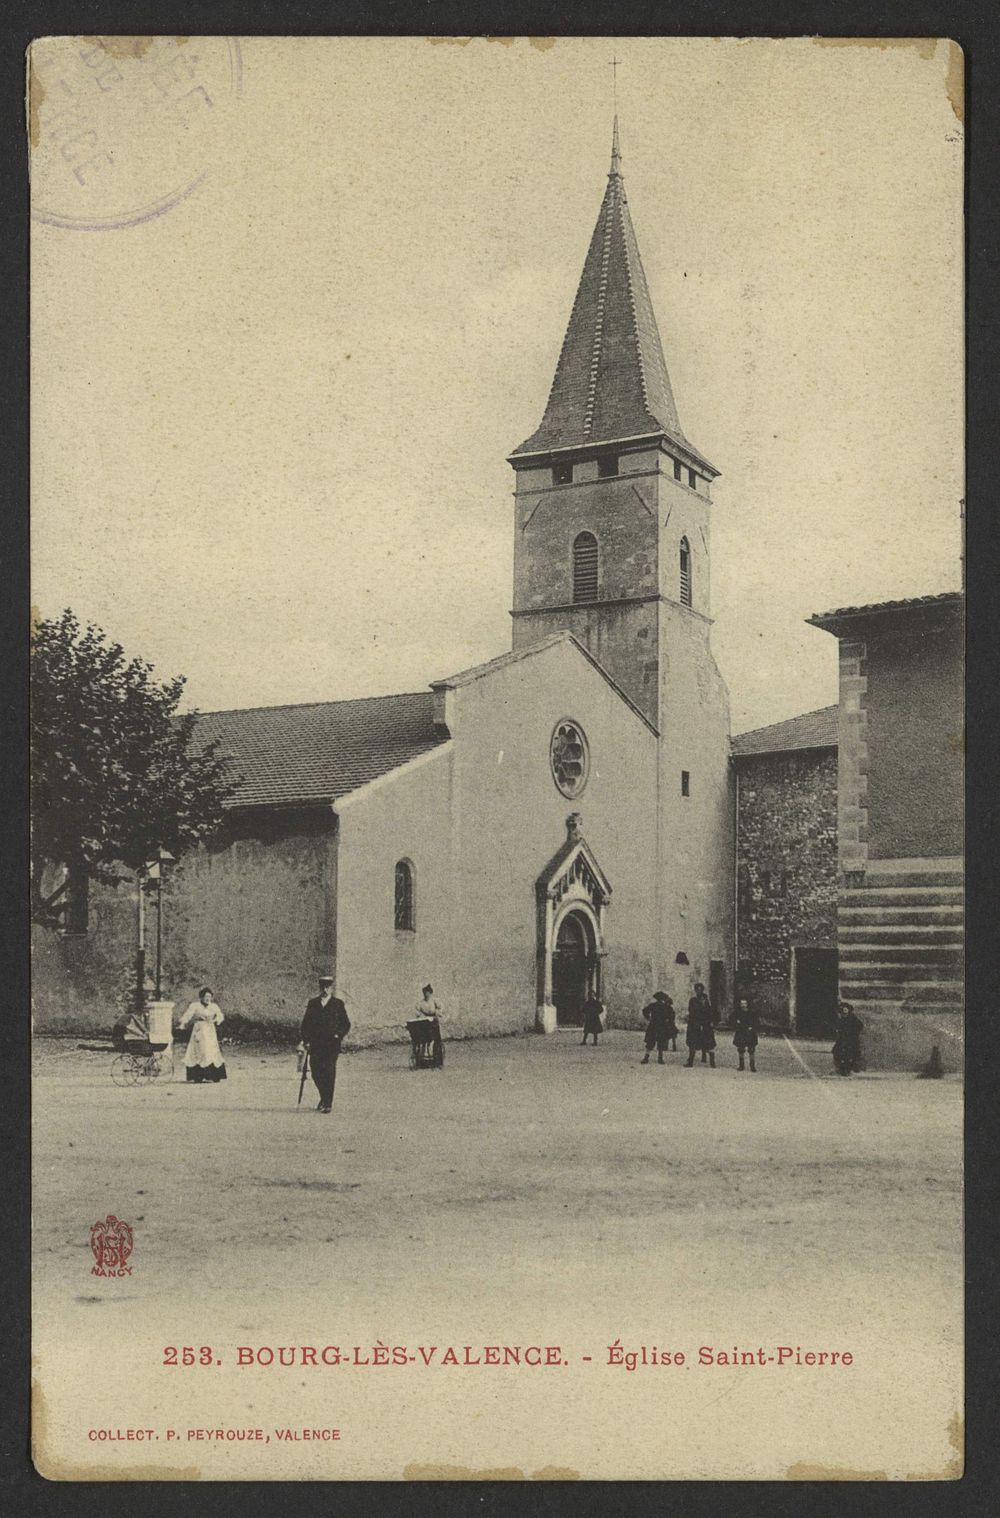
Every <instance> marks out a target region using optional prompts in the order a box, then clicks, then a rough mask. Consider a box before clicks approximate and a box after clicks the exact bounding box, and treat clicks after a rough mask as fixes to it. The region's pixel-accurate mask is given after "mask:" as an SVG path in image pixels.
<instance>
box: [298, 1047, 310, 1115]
mask: <svg viewBox="0 0 1000 1518" xmlns="http://www.w3.org/2000/svg"><path fill="white" fill-rule="evenodd" d="M308 1074H309V1050H308V1049H307V1050H306V1057H305V1059H304V1060H303V1061H302V1079H301V1080H300V1081H299V1099H298V1101H297V1102H296V1103H295V1105H296V1106H297V1107H301V1106H302V1093H303V1091H304V1090H305V1089H306V1076H307V1075H308Z"/></svg>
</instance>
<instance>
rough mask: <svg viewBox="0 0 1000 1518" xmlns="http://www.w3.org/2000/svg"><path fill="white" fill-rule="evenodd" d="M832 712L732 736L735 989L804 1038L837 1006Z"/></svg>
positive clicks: (822, 1029)
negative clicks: (734, 824)
mask: <svg viewBox="0 0 1000 1518" xmlns="http://www.w3.org/2000/svg"><path fill="white" fill-rule="evenodd" d="M837 716H838V709H837V707H835V706H827V707H824V708H823V709H822V710H821V711H816V712H807V713H805V715H803V716H801V717H793V718H791V719H790V720H789V721H787V722H778V723H775V724H773V725H772V726H770V727H764V728H758V729H757V730H756V731H754V732H749V733H741V734H740V735H739V736H738V737H735V738H734V739H733V773H734V787H735V805H736V943H735V961H736V994H737V995H745V996H747V997H748V998H749V999H750V1001H751V1002H752V1004H753V1005H754V1006H755V1007H756V1008H757V1011H758V1012H759V1014H760V1017H761V1019H762V1021H763V1022H764V1023H765V1024H767V1025H770V1026H776V1027H782V1028H790V1029H794V1030H795V1031H796V1032H798V1033H800V1034H802V1035H804V1036H806V1037H825V1036H827V1035H828V1034H829V1033H830V1031H831V1029H832V1027H833V1021H834V1017H835V1014H836V1006H837V890H838V886H837Z"/></svg>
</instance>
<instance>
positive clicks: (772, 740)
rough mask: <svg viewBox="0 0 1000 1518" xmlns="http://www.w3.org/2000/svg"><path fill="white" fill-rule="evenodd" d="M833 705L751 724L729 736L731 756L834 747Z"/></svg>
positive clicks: (834, 708)
mask: <svg viewBox="0 0 1000 1518" xmlns="http://www.w3.org/2000/svg"><path fill="white" fill-rule="evenodd" d="M839 710H840V708H839V707H837V706H824V707H821V708H820V710H819V711H818V712H804V713H803V714H802V716H801V717H789V718H788V720H787V721H786V722H772V724H771V726H770V727H758V728H754V730H753V732H750V733H739V734H738V735H737V736H736V737H734V738H733V757H734V758H736V759H741V758H744V757H745V756H746V755H748V754H782V753H788V752H789V750H791V749H802V748H836V747H837V714H838V712H839Z"/></svg>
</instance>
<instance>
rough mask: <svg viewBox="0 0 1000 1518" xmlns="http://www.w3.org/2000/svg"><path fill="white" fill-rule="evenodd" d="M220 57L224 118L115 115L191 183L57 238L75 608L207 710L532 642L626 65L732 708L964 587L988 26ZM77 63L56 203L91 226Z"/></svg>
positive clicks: (50, 117)
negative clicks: (974, 246) (967, 295)
mask: <svg viewBox="0 0 1000 1518" xmlns="http://www.w3.org/2000/svg"><path fill="white" fill-rule="evenodd" d="M182 40H184V39H182ZM187 48H188V53H187V54H186V55H185V64H186V59H187V58H194V59H196V60H197V59H198V58H199V56H200V60H201V62H200V64H199V66H200V67H202V68H203V69H204V70H205V71H206V72H205V75H204V77H205V79H206V81H207V85H208V88H207V89H206V90H205V91H204V92H203V93H204V94H205V95H208V94H209V93H210V94H211V97H212V98H211V105H212V109H211V111H208V110H207V108H206V111H205V112H204V113H203V117H202V120H201V121H200V123H199V125H197V127H195V129H194V130H189V129H188V127H187V126H183V131H181V129H180V128H179V126H178V119H179V118H178V116H177V114H176V113H175V114H174V115H173V116H170V115H164V114H163V113H162V112H161V113H160V114H157V111H156V110H154V109H153V108H152V106H150V105H149V104H148V101H146V97H144V96H143V94H142V90H141V89H140V87H139V84H137V85H136V87H135V89H134V90H133V91H132V93H131V94H126V86H127V84H128V79H127V78H126V83H125V84H122V85H121V86H120V88H119V94H118V96H117V97H116V98H117V100H118V102H119V103H118V104H117V105H116V107H115V109H116V110H117V112H118V114H117V116H115V117H113V118H110V119H104V120H103V121H102V127H101V129H102V131H103V132H105V134H107V133H110V134H111V136H112V138H113V139H114V140H113V143H112V146H113V147H114V148H115V150H116V153H117V157H118V159H119V161H120V162H121V163H123V164H124V165H125V168H127V171H128V175H129V179H128V189H129V194H130V195H132V196H133V197H134V196H136V195H138V196H139V200H138V201H136V204H138V203H140V202H141V203H142V204H146V203H147V202H146V201H145V200H143V199H142V197H143V196H146V197H147V198H148V203H149V204H150V205H153V204H155V203H156V202H157V200H158V199H160V198H161V197H162V196H163V193H164V191H166V190H167V189H168V188H169V187H170V185H172V184H173V183H174V181H173V180H172V179H171V178H170V176H171V174H175V173H180V172H181V169H183V170H184V172H187V171H188V170H190V169H192V167H193V168H195V169H196V170H197V174H198V175H199V176H200V181H199V183H198V184H197V186H196V188H195V189H194V190H193V191H192V192H191V193H190V194H188V195H187V196H186V197H184V198H183V199H181V200H180V201H179V202H178V203H176V204H172V205H170V206H168V207H167V208H166V209H163V210H161V212H160V213H159V214H156V215H154V216H151V217H150V218H149V219H147V220H144V221H142V222H140V223H138V224H135V225H129V226H124V227H121V226H118V227H107V228H105V229H103V230H98V229H95V228H93V227H92V226H90V225H88V226H87V227H86V228H82V227H80V226H79V225H74V226H67V225H65V224H52V218H51V217H50V218H49V219H48V220H46V221H41V220H39V221H36V222H35V224H34V227H33V237H32V243H33V246H32V306H33V311H32V365H33V375H32V417H33V419H32V460H33V462H32V593H33V594H32V598H33V602H34V604H35V605H36V607H37V608H38V610H39V612H40V613H41V614H42V615H43V616H51V615H57V614H58V613H59V612H60V611H61V610H62V608H63V607H65V606H70V607H72V608H73V610H74V611H75V612H76V613H77V615H78V616H79V617H80V618H81V620H83V621H92V622H95V623H97V624H98V625H99V626H100V627H102V628H103V629H104V630H105V631H106V632H107V633H108V634H109V635H110V636H111V637H113V638H114V639H116V640H117V641H119V642H121V643H122V644H123V645H124V646H125V648H126V650H127V651H128V652H129V653H130V654H135V655H139V656H141V657H143V658H145V659H147V660H149V661H150V662H151V663H152V664H153V665H154V666H155V669H156V672H157V674H158V675H159V676H160V677H162V678H164V679H165V678H168V677H172V676H174V675H177V674H182V675H184V676H186V677H187V687H186V704H187V705H190V706H197V707H199V708H201V709H202V710H215V709H221V708H231V707H239V706H258V705H277V704H283V703H292V702H305V701H323V700H336V699H340V698H346V697H355V696H363V695H369V694H372V695H375V694H383V693H388V692H392V691H402V690H417V689H421V688H423V687H424V686H426V685H427V684H428V683H429V682H430V681H432V680H435V679H439V678H441V677H443V676H445V675H448V674H450V673H454V672H456V671H458V670H460V669H462V668H465V667H467V666H469V665H473V664H476V663H479V662H481V661H483V660H485V659H487V658H491V657H493V656H494V655H495V654H497V653H500V652H502V651H503V650H505V649H506V648H508V647H509V646H510V637H511V624H510V617H509V614H508V613H509V607H510V600H511V574H512V543H513V504H512V499H511V491H512V488H513V475H512V471H511V470H510V467H509V465H508V464H507V463H506V456H507V455H508V454H509V453H510V451H511V450H512V449H513V448H514V447H516V446H517V445H518V444H519V443H520V442H521V441H522V440H523V439H524V438H526V437H527V436H528V435H529V434H530V433H531V432H532V431H533V430H534V429H535V427H536V426H537V425H538V423H539V421H540V419H541V415H542V412H543V410H544V406H545V401H546V397H547V394H548V389H549V386H550V384H551V380H552V375H553V372H554V369H555V363H556V359H557V357H558V353H559V348H560V344H561V341H562V337H563V333H564V331H565V327H566V323H567V319H568V316H569V311H570V307H571V305H572V300H573V296H574V294H575V290H576V284H577V281H578V279H579V276H580V272H581V269H582V267H583V260H584V256H585V253H586V249H587V244H588V242H589V239H590V235H591V231H592V229H593V225H594V221H595V219H596V216H597V212H598V208H599V206H600V202H601V198H602V195H603V191H604V186H605V181H606V175H607V170H608V161H609V155H610V139H611V120H612V115H613V109H614V106H613V102H612V74H613V73H615V74H616V75H617V108H618V113H619V118H620V124H621V142H622V157H623V170H624V175H625V184H626V190H627V193H628V197H629V206H630V210H631V212H632V217H633V221H634V224H635V227H636V233H637V237H638V242H639V247H640V251H641V254H642V258H643V263H644V265H645V269H646V274H647V278H648V282H649V286H650V290H651V293H652V298H653V303H654V307H655V309H656V312H657V316H658V320H659V325H660V331H661V335H662V337H663V343H664V349H665V354H666V359H667V366H668V369H669V371H670V375H671V380H672V383H673V389H674V394H675V397H676V400H677V405H678V409H679V412H680V417H681V422H682V425H683V427H684V430H685V432H686V434H687V436H688V437H689V438H690V439H691V441H692V442H693V443H694V444H695V446H696V447H697V448H698V449H699V450H700V451H701V452H702V453H703V454H705V455H706V456H707V457H708V458H709V459H710V460H711V461H712V462H713V463H714V464H715V465H716V467H717V468H718V469H720V470H721V476H720V478H719V479H718V480H717V481H716V482H715V485H714V487H713V506H712V602H713V604H712V613H713V616H714V618H715V626H714V628H713V634H712V636H713V647H714V649H715V653H716V658H717V660H718V663H719V665H720V668H721V670H722V672H723V675H724V676H725V678H726V680H727V682H728V684H729V688H730V693H731V699H732V710H733V728H734V731H742V730H745V729H748V728H752V727H757V726H761V725H764V724H766V723H770V722H774V721H778V720H780V719H782V718H784V717H787V716H791V715H794V714H795V713H797V712H801V711H807V710H812V709H814V708H816V707H819V706H824V705H827V704H830V703H832V702H834V701H835V700H836V698H837V677H836V645H835V641H834V640H833V639H832V638H831V637H830V636H829V635H827V634H825V633H822V632H820V631H818V630H816V629H813V628H810V627H807V626H806V625H805V623H804V618H806V617H808V616H809V615H810V614H811V613H813V612H817V611H822V610H826V609H828V608H830V607H834V606H841V605H847V604H861V603H865V602H870V601H879V600H885V599H889V598H893V599H894V598H897V597H903V596H909V595H921V594H928V593H936V592H938V591H941V590H947V589H952V588H954V587H956V586H957V585H958V584H959V583H960V515H959V513H960V500H961V498H962V496H963V495H964V487H963V475H962V427H963V417H962V362H963V349H962V299H963V295H962V257H963V255H962V161H963V135H962V127H961V124H960V121H959V119H958V115H957V114H956V109H955V105H953V103H952V101H953V99H954V100H955V103H956V104H957V105H958V107H959V111H960V108H961V102H960V99H959V98H958V97H957V96H956V91H955V88H954V81H955V49H954V47H953V45H951V44H949V43H947V42H945V41H941V42H938V43H934V42H923V41H919V40H917V41H908V42H905V43H902V44H899V45H890V44H888V43H885V42H881V43H879V44H876V45H865V44H863V43H859V42H856V41H850V42H844V43H838V42H833V43H830V42H829V41H826V42H819V41H815V40H810V39H792V40H786V41H771V40H765V39H750V40H742V41H741V40H736V39H722V40H716V39H617V40H615V42H614V44H613V46H612V43H611V41H610V40H609V39H606V38H600V39H559V40H557V41H555V42H554V43H546V42H541V41H539V40H536V41H534V42H531V41H529V40H527V39H519V40H516V41H509V40H508V41H502V40H501V41H486V40H484V39H475V40H471V41H469V40H465V41H462V40H456V41H451V40H441V39H431V40H428V39H423V38H408V39H397V38H382V39H342V38H341V39H303V38H294V39H274V38H247V39H241V41H240V43H239V57H240V63H241V73H240V85H241V88H240V92H239V93H238V94H237V93H235V92H234V90H233V89H232V79H233V76H230V79H229V82H228V85H227V86H225V87H224V86H223V84H222V83H220V82H219V81H220V80H221V74H220V72H219V67H220V66H219V61H218V60H219V58H220V57H221V56H222V54H221V52H220V49H222V44H221V43H217V44H215V51H214V52H213V45H212V44H211V42H209V41H206V39H198V38H192V39H190V40H189V41H187ZM192 48H197V50H198V52H197V53H196V52H194V51H192ZM613 52H614V54H615V55H616V56H617V57H618V58H619V59H620V60H621V63H620V66H619V68H618V69H617V70H614V71H613V70H612V69H611V68H610V66H609V60H610V59H611V57H612V54H613ZM229 56H230V58H231V57H232V56H233V53H232V51H231V50H230V53H229ZM146 63H147V64H148V60H146ZM60 66H61V65H60ZM85 66H86V67H90V66H91V65H90V64H89V63H88V64H87V65H85ZM144 66H145V65H144ZM136 67H137V68H138V67H139V65H138V64H137V65H136ZM118 68H119V72H120V73H121V74H122V75H125V76H127V75H128V68H129V60H125V61H124V62H123V61H122V60H119V62H118ZM213 69H214V71H215V72H214V73H213ZM193 70H194V65H192V68H191V69H190V70H189V71H188V72H189V73H190V74H191V77H196V75H195V74H194V72H193ZM58 74H59V67H56V68H55V70H54V71H51V72H49V73H48V74H46V75H45V78H46V81H47V82H46V89H47V103H46V104H43V106H42V109H41V112H40V120H41V132H40V140H39V142H38V144H37V145H36V146H35V147H34V148H33V155H32V159H33V161H32V169H33V196H34V201H35V204H36V207H37V206H40V205H42V206H43V207H44V208H45V210H46V214H48V210H50V209H51V207H52V205H56V208H57V210H58V211H59V212H60V213H62V212H63V211H65V212H66V213H67V215H69V214H70V213H71V212H72V211H73V208H74V207H76V206H77V201H75V200H74V194H76V193H77V187H76V186H75V184H74V182H71V180H70V177H69V175H68V173H67V170H66V158H65V153H61V156H60V150H61V148H62V147H64V146H65V144H66V137H65V134H64V135H63V136H62V137H60V135H59V130H58V119H57V116H56V109H55V108H56V105H57V103H58V100H59V80H58ZM136 77H137V78H138V75H137V76H136ZM150 77H151V76H150ZM145 78H146V76H143V80H145ZM213 81H214V82H213ZM140 83H141V84H142V88H146V85H145V83H144V82H143V81H140ZM949 83H950V84H951V86H952V88H951V90H950V92H949V88H948V85H949ZM95 98H96V97H95ZM109 98H110V92H109ZM149 98H150V99H152V96H150V97H149ZM144 101H145V103H144ZM198 103H199V104H200V102H198ZM102 104H103V101H102ZM130 112H131V114H130ZM205 123H208V124H207V125H205ZM182 125H183V123H182ZM110 161H111V160H110V159H109V162H110ZM178 182H179V181H178ZM80 193H81V194H83V192H80ZM103 193H105V192H104V190H103V189H98V188H94V189H93V190H90V189H88V190H87V191H86V193H85V194H84V196H83V201H81V202H80V203H81V204H82V205H83V206H84V210H85V211H86V213H87V214H88V215H91V216H93V213H94V212H95V211H96V209H97V206H98V198H99V196H100V194H103ZM107 193H108V194H109V195H110V194H111V190H108V192H107ZM87 197H89V198H87ZM64 219H65V218H64ZM57 220H58V218H57Z"/></svg>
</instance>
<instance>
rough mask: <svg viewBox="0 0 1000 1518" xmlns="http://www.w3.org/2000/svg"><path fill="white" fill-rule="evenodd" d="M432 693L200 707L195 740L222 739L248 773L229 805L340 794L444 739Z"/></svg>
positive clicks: (289, 801) (321, 799)
mask: <svg viewBox="0 0 1000 1518" xmlns="http://www.w3.org/2000/svg"><path fill="white" fill-rule="evenodd" d="M445 736H446V735H444V734H443V733H441V732H439V731H438V730H437V729H436V728H435V726H434V693H433V692H432V691H429V690H427V691H417V692H415V693H414V694H411V695H403V696H369V697H366V698H365V699H363V700H359V701H321V702H317V703H314V704H311V705H308V706H257V707H252V708H248V709H245V710H238V711H229V712H202V713H201V714H200V715H199V717H198V723H197V727H196V729H195V742H196V743H199V744H207V743H210V742H211V741H212V739H213V738H217V739H218V740H219V750H220V752H221V753H224V754H227V755H229V756H230V757H231V759H232V763H233V768H234V770H235V771H236V773H237V774H239V775H241V776H242V777H243V778H242V780H241V782H240V784H239V786H238V789H237V791H236V793H235V795H234V797H233V798H232V800H231V801H230V802H229V805H230V806H231V807H242V806H288V805H293V804H317V803H322V802H331V801H336V800H337V798H338V797H340V796H345V795H346V794H347V793H348V791H353V790H355V789H356V787H357V786H359V785H364V784H365V782H366V781H368V780H375V779H377V778H378V776H379V775H384V774H386V773H387V772H388V771H389V770H393V769H396V767H397V766H398V765H400V764H405V763H406V761H407V760H408V759H415V758H416V756H417V755H418V754H423V753H426V752H427V751H428V750H429V749H432V748H434V747H436V746H437V745H438V744H439V743H443V742H444V741H445Z"/></svg>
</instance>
